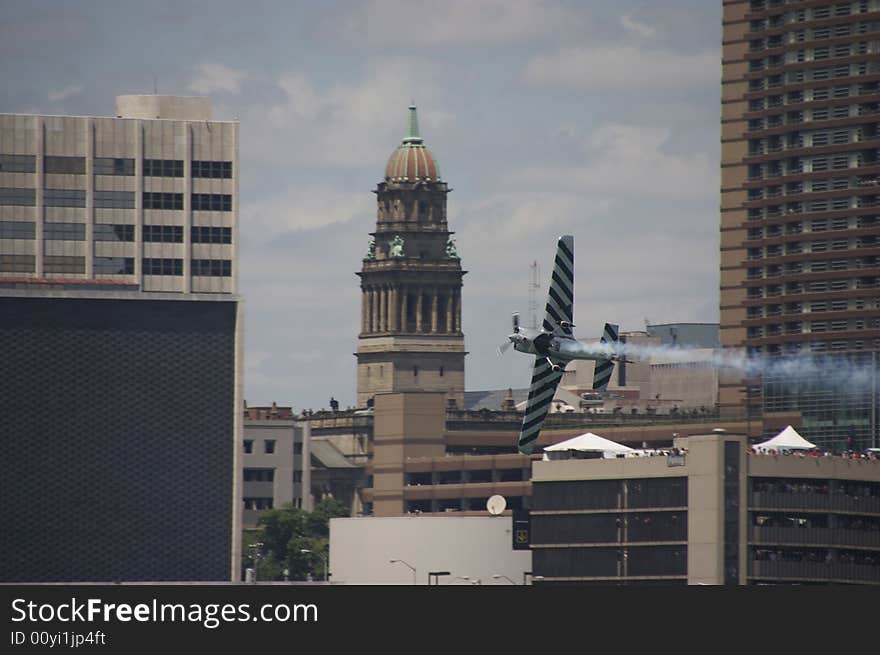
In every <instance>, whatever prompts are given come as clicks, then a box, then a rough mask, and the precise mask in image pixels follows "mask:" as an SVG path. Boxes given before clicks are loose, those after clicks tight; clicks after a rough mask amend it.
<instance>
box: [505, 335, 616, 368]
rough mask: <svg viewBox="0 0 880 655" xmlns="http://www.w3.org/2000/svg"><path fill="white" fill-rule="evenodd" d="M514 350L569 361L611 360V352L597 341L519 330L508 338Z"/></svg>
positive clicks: (605, 345) (606, 346)
mask: <svg viewBox="0 0 880 655" xmlns="http://www.w3.org/2000/svg"><path fill="white" fill-rule="evenodd" d="M509 339H510V341H511V342H512V343H513V347H514V349H516V350H518V351H519V352H521V353H529V354H532V355H539V356H541V357H550V358H552V359H562V360H565V361H571V360H573V359H586V360H601V359H611V358H612V356H613V352H612V351H611V350H610V349H609V347H608V345H607V344H603V343H601V342H599V341H588V342H583V341H578V340H577V339H575V338H574V337H569V336H563V335H555V334H549V333H547V332H544V331H539V332H532V333H530V332H529V331H526V330H521V331H520V332H518V333H515V334H511V335H510V336H509Z"/></svg>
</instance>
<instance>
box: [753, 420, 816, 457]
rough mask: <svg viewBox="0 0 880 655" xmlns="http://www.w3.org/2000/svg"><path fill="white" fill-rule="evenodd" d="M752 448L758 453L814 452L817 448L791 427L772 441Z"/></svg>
mask: <svg viewBox="0 0 880 655" xmlns="http://www.w3.org/2000/svg"><path fill="white" fill-rule="evenodd" d="M752 447H753V448H754V449H755V450H757V451H762V452H763V451H766V450H780V451H784V450H812V449H813V448H815V447H816V446H815V444H811V443H810V442H809V441H807V440H806V439H804V438H803V437H802V436H801V435H799V434H798V432H797V430H795V429H794V428H793V427H791V426H790V425H789V426H787V427H786V428H785V429H784V430H783V431H782V432H780V433H779V434H777V435H776V436H775V437H773V438H772V439H769V440H767V441H764V442H762V443H759V444H755V445H754V446H752Z"/></svg>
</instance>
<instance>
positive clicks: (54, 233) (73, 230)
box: [43, 223, 86, 241]
mask: <svg viewBox="0 0 880 655" xmlns="http://www.w3.org/2000/svg"><path fill="white" fill-rule="evenodd" d="M43 238H44V239H46V240H60V241H85V238H86V225H85V223H44V224H43Z"/></svg>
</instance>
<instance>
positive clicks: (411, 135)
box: [403, 102, 422, 143]
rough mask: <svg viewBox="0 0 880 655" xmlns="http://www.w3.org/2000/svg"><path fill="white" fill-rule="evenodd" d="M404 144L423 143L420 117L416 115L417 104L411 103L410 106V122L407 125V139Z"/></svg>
mask: <svg viewBox="0 0 880 655" xmlns="http://www.w3.org/2000/svg"><path fill="white" fill-rule="evenodd" d="M403 142H404V143H421V142H422V137H420V136H419V116H418V114H417V113H416V103H415V102H413V103H410V106H409V122H408V124H407V132H406V137H405V138H404V139H403Z"/></svg>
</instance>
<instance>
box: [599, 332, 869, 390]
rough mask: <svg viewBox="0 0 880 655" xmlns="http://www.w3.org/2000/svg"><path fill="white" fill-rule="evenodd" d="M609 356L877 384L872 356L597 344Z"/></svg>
mask: <svg viewBox="0 0 880 655" xmlns="http://www.w3.org/2000/svg"><path fill="white" fill-rule="evenodd" d="M595 345H596V349H597V350H598V351H599V352H602V353H606V354H608V355H617V356H618V357H626V358H627V359H630V360H633V361H637V360H640V361H644V362H649V363H652V364H687V363H698V364H699V363H701V364H704V365H705V364H708V365H711V366H715V367H717V368H719V369H733V370H736V371H740V372H742V373H743V374H744V376H746V377H772V378H774V379H777V380H784V381H789V382H802V381H814V382H817V383H820V384H826V385H829V386H831V385H833V386H840V385H845V386H864V385H870V384H871V383H872V381H873V375H874V371H873V366H872V363H871V359H870V353H865V354H863V355H861V356H856V357H853V356H844V355H814V354H797V355H786V356H784V357H767V356H760V355H749V354H748V353H747V352H746V351H745V350H743V349H722V348H717V349H712V350H710V349H706V348H689V347H686V346H670V345H662V344H638V343H618V344H601V343H597V344H595Z"/></svg>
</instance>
